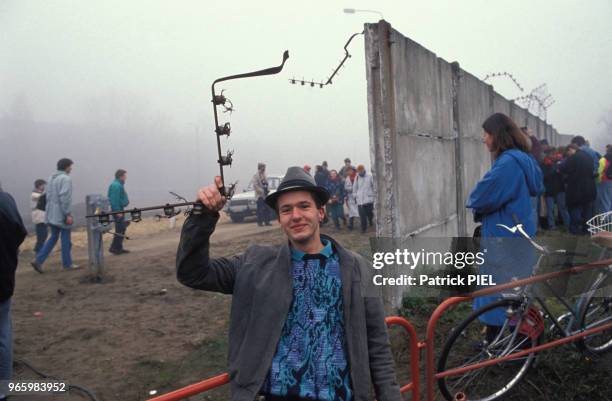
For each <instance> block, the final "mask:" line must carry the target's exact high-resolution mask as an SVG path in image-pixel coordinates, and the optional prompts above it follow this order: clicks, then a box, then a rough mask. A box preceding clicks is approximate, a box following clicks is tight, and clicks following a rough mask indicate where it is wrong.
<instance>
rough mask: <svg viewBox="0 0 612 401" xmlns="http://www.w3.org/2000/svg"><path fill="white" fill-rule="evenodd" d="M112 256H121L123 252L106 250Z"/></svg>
mask: <svg viewBox="0 0 612 401" xmlns="http://www.w3.org/2000/svg"><path fill="white" fill-rule="evenodd" d="M108 251H109V252H110V253H112V254H113V255H121V254H122V253H123V252H122V251H121V250H115V249H109V250H108Z"/></svg>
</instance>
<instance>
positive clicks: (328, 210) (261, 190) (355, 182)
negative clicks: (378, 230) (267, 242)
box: [251, 157, 375, 233]
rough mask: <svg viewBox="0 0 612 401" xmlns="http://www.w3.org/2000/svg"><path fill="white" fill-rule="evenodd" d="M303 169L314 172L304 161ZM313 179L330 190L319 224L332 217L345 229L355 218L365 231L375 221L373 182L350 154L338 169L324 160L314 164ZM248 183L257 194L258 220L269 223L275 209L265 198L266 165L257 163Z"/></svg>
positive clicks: (267, 190)
mask: <svg viewBox="0 0 612 401" xmlns="http://www.w3.org/2000/svg"><path fill="white" fill-rule="evenodd" d="M303 170H304V171H305V172H306V173H307V174H309V175H310V176H313V172H312V168H311V167H310V166H309V165H304V167H303ZM313 177H314V180H315V183H316V184H317V185H318V186H320V187H322V188H325V189H326V190H327V191H328V192H329V193H330V199H329V202H328V203H327V204H326V206H325V217H324V219H323V221H322V225H325V224H328V222H329V221H330V220H331V221H332V222H333V224H334V227H335V228H336V229H337V230H340V229H341V227H342V226H345V227H346V228H347V229H348V230H353V229H354V228H355V224H356V223H355V220H356V219H357V218H358V219H359V227H360V229H361V232H362V233H365V232H366V230H367V229H368V227H372V226H373V224H374V199H375V192H374V182H373V179H372V175H370V174H368V173H367V171H366V169H365V166H364V165H363V164H359V165H357V167H355V166H353V164H352V163H351V159H350V158H348V157H347V158H345V159H344V165H343V166H342V167H341V168H340V169H339V170H335V169H331V170H330V169H329V166H328V164H327V161H323V162H322V163H321V164H320V165H316V166H315V171H314V176H313ZM251 185H252V187H253V190H254V191H255V197H256V198H257V224H258V225H260V226H264V225H270V220H271V219H272V215H273V213H274V211H273V210H272V209H270V208H269V207H268V206H267V205H266V204H265V202H264V199H265V197H266V196H268V194H269V193H270V191H269V188H268V180H267V177H266V165H265V164H264V163H258V165H257V173H255V175H254V176H253V178H252V180H251Z"/></svg>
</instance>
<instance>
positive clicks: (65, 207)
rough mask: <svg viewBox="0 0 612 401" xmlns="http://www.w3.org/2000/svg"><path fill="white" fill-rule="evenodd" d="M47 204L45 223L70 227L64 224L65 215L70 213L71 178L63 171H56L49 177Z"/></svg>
mask: <svg viewBox="0 0 612 401" xmlns="http://www.w3.org/2000/svg"><path fill="white" fill-rule="evenodd" d="M45 192H46V194H47V206H46V208H45V220H46V222H47V224H51V225H54V226H56V227H61V228H71V227H72V226H69V225H67V224H66V217H67V216H69V215H71V214H72V179H71V178H70V176H69V175H68V174H66V172H64V171H56V172H55V173H54V174H53V175H52V176H51V177H50V178H49V183H48V184H47V189H46V191H45Z"/></svg>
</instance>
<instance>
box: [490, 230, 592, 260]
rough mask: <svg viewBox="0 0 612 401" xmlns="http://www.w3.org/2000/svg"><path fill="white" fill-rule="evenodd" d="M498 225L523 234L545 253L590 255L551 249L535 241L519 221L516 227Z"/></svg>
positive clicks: (513, 232) (514, 232)
mask: <svg viewBox="0 0 612 401" xmlns="http://www.w3.org/2000/svg"><path fill="white" fill-rule="evenodd" d="M497 226H498V227H501V228H504V229H506V230H508V231H509V232H511V233H512V234H516V233H517V232H518V233H519V234H521V236H523V237H524V238H525V239H526V240H528V241H529V243H530V244H531V245H532V246H533V247H534V248H535V249H537V250H538V251H540V252H542V253H543V254H545V255H552V254H556V253H558V254H562V255H565V256H583V257H586V256H589V255H587V254H586V253H580V252H568V251H567V250H565V249H557V250H555V251H550V250H549V249H548V248H546V247H545V246H543V245H540V244H538V243H537V242H535V241H534V240H533V239H532V238H531V237H530V236H529V234H527V233H526V232H525V229H524V228H523V224H522V223H518V224H517V225H515V226H514V227H508V226H507V225H505V224H497Z"/></svg>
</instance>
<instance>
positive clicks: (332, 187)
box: [327, 170, 345, 230]
mask: <svg viewBox="0 0 612 401" xmlns="http://www.w3.org/2000/svg"><path fill="white" fill-rule="evenodd" d="M327 192H329V195H330V198H329V209H330V215H331V218H332V221H333V222H334V226H335V227H336V230H339V229H340V219H344V198H345V193H344V181H343V180H342V178H341V177H340V176H339V175H338V172H337V171H336V170H331V171H330V172H329V181H327Z"/></svg>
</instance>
